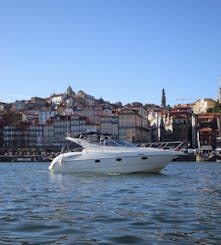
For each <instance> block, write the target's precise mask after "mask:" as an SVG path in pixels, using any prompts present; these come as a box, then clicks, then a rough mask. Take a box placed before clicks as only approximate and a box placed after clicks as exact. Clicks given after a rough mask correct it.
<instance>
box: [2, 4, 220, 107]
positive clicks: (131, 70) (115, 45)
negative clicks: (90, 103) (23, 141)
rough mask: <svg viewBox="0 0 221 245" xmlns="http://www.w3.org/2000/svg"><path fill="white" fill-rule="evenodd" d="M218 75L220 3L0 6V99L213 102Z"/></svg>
mask: <svg viewBox="0 0 221 245" xmlns="http://www.w3.org/2000/svg"><path fill="white" fill-rule="evenodd" d="M220 74H221V1H220V0H0V85H1V86H0V101H6V102H11V101H14V100H16V99H18V100H20V99H30V98H31V97H33V96H38V97H48V96H50V95H51V94H52V93H63V92H65V91H66V88H67V87H68V86H69V85H71V86H72V88H73V90H74V91H75V92H77V91H79V90H83V91H85V92H86V93H88V94H90V95H93V96H95V98H101V97H102V98H103V99H105V100H108V101H110V102H116V101H121V102H122V103H123V104H126V103H130V102H134V101H139V102H141V103H155V104H160V102H161V92H162V89H163V88H164V89H165V92H166V99H167V104H170V105H175V104H178V103H180V102H181V101H178V100H177V99H189V100H186V101H183V102H184V103H190V102H193V101H195V100H197V99H199V98H212V99H217V98H218V90H219V85H220V84H219V77H220Z"/></svg>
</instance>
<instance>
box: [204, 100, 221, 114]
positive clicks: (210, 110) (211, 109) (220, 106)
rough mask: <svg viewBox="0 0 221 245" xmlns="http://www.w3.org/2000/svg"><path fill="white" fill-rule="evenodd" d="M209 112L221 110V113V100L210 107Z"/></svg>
mask: <svg viewBox="0 0 221 245" xmlns="http://www.w3.org/2000/svg"><path fill="white" fill-rule="evenodd" d="M207 112H220V113H221V104H220V103H219V102H216V104H215V106H214V107H213V108H209V109H208V110H207Z"/></svg>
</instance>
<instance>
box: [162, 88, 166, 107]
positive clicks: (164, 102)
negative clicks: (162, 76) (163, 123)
mask: <svg viewBox="0 0 221 245" xmlns="http://www.w3.org/2000/svg"><path fill="white" fill-rule="evenodd" d="M161 107H166V95H165V90H164V88H163V90H162V96H161Z"/></svg>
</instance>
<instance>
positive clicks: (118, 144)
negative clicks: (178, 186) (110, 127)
mask: <svg viewBox="0 0 221 245" xmlns="http://www.w3.org/2000/svg"><path fill="white" fill-rule="evenodd" d="M95 138H96V139H97V136H95ZM66 139H67V140H69V141H70V142H74V143H75V144H77V145H79V146H80V147H79V148H77V149H76V148H75V150H74V151H72V150H70V149H69V150H67V151H63V152H62V153H60V154H59V155H58V156H57V157H55V158H54V159H53V161H52V162H51V164H50V166H49V170H50V171H51V172H60V173H82V172H83V173H103V174H111V173H117V174H129V173H158V172H160V171H161V170H162V169H163V168H164V167H166V166H167V165H168V164H169V163H170V162H171V161H173V160H174V159H175V158H176V157H178V156H179V155H182V154H183V153H182V152H179V151H174V150H162V149H153V148H142V147H136V146H134V145H133V144H131V143H129V142H127V141H125V140H119V139H118V140H113V139H110V138H108V137H100V139H99V141H98V142H99V143H98V142H97V141H91V140H88V139H85V138H82V137H80V138H71V137H67V138H66Z"/></svg>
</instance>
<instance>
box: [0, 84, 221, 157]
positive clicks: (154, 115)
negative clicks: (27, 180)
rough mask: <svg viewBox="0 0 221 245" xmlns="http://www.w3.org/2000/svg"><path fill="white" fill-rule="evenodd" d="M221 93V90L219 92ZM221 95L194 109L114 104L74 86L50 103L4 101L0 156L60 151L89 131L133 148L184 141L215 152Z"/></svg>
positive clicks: (44, 100) (219, 133)
mask: <svg viewBox="0 0 221 245" xmlns="http://www.w3.org/2000/svg"><path fill="white" fill-rule="evenodd" d="M219 94H221V93H220V91H219ZM220 103H221V96H220V95H219V98H218V99H217V100H214V99H211V98H202V99H199V100H197V101H195V102H193V103H191V104H179V105H176V106H174V107H170V106H168V105H166V94H165V90H164V89H162V93H161V104H160V105H154V104H145V105H143V104H141V103H139V102H134V103H131V104H126V105H122V103H121V102H118V103H110V102H108V101H104V100H103V99H102V98H100V99H96V98H95V97H94V96H91V95H89V94H86V93H85V92H83V91H79V92H74V91H73V89H72V88H71V86H69V87H68V88H67V90H66V91H65V92H64V93H61V94H52V95H51V96H49V97H48V98H39V97H32V98H31V99H30V100H17V101H15V102H13V103H3V102H0V149H1V150H0V151H1V152H0V155H3V154H5V153H6V152H7V151H9V150H10V151H16V149H29V150H30V149H35V150H36V149H37V148H38V149H39V150H42V149H43V150H44V151H46V152H50V151H53V150H58V149H60V147H61V146H62V145H63V144H64V143H65V137H66V136H67V134H68V135H71V136H72V137H75V136H77V135H80V134H82V133H85V132H98V133H100V134H110V135H112V136H113V137H119V138H125V139H127V140H128V141H130V142H132V143H147V142H164V141H183V142H186V143H187V145H188V147H191V148H201V147H205V146H206V147H210V148H211V149H215V148H216V147H217V146H218V145H219V142H220V136H221V129H220V125H221V124H220V123H221V113H220Z"/></svg>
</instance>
